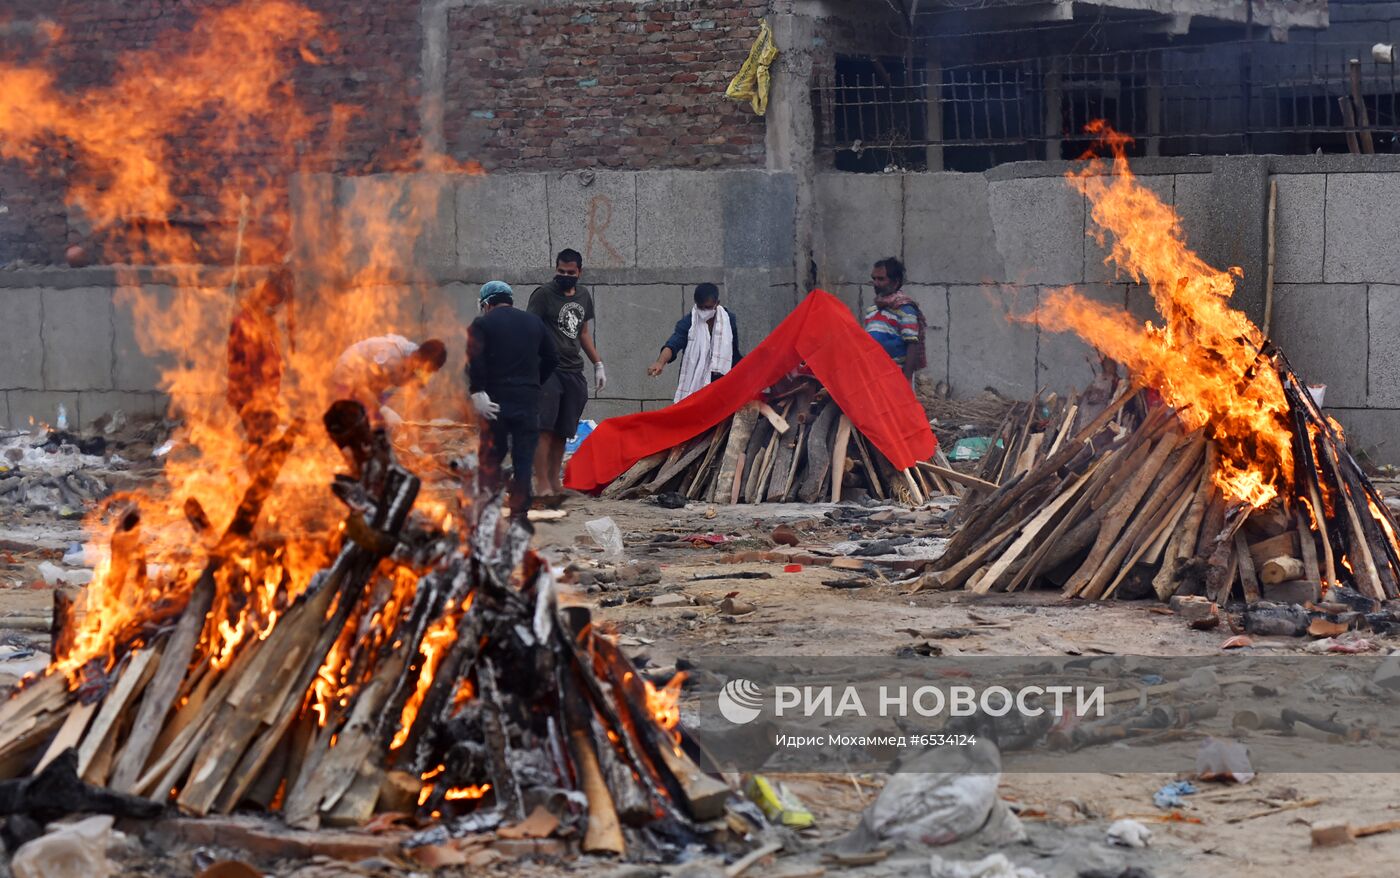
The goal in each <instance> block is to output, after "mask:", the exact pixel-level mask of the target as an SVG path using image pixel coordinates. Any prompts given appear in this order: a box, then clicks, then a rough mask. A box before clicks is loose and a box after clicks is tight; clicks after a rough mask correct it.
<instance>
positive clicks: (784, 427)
mask: <svg viewBox="0 0 1400 878" xmlns="http://www.w3.org/2000/svg"><path fill="white" fill-rule="evenodd" d="M758 413H759V414H761V415H763V417H764V418H766V419H767V421H768V423H770V424H772V425H773V429H774V430H776V431H777V432H779V433H786V432H787V431H788V429H789V425H788V422H787V417H786V413H784V414H781V415H780V414H778V413H777V412H776V411H774V410H773V407H772V406H771V405H769V404H768V403H766V402H761V403H759V404H758Z"/></svg>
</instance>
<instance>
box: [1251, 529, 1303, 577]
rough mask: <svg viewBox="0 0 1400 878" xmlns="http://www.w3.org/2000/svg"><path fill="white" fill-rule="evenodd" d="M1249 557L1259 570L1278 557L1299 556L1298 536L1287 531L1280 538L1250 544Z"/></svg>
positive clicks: (1274, 537) (1270, 538) (1275, 537)
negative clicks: (1261, 566) (1266, 562)
mask: <svg viewBox="0 0 1400 878" xmlns="http://www.w3.org/2000/svg"><path fill="white" fill-rule="evenodd" d="M1248 545H1249V555H1250V558H1251V560H1253V561H1254V566H1255V567H1256V568H1258V567H1259V566H1260V565H1261V564H1263V563H1264V562H1265V561H1267V560H1269V559H1270V558H1273V557H1275V556H1277V555H1298V554H1300V553H1299V549H1298V535H1297V534H1296V533H1294V532H1293V531H1291V530H1290V531H1285V532H1283V533H1281V534H1279V535H1278V536H1273V537H1269V538H1268V539H1264V540H1260V541H1258V542H1257V543H1250V544H1248Z"/></svg>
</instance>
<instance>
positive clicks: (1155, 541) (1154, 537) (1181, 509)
mask: <svg viewBox="0 0 1400 878" xmlns="http://www.w3.org/2000/svg"><path fill="white" fill-rule="evenodd" d="M1191 481H1195V480H1194V479H1192V480H1191ZM1193 494H1194V491H1193V490H1188V491H1183V492H1181V494H1180V496H1178V497H1177V501H1176V506H1175V507H1174V508H1172V509H1168V510H1167V513H1166V515H1165V516H1162V517H1161V520H1160V521H1159V522H1158V523H1157V526H1156V528H1155V529H1154V530H1153V531H1152V532H1151V533H1149V534H1148V535H1147V538H1146V539H1144V540H1142V541H1141V544H1140V545H1139V546H1138V547H1137V549H1136V551H1134V552H1133V554H1132V556H1131V557H1129V558H1128V560H1127V561H1126V562H1125V563H1124V564H1123V567H1122V569H1120V570H1119V571H1118V575H1117V576H1116V577H1115V578H1114V580H1113V581H1112V582H1111V583H1109V585H1108V588H1107V589H1105V590H1104V596H1105V597H1112V596H1113V594H1114V593H1115V592H1117V591H1118V586H1119V585H1121V584H1122V582H1123V580H1124V579H1126V578H1127V576H1128V574H1129V573H1130V572H1131V571H1132V569H1133V567H1134V566H1135V565H1136V564H1137V563H1138V562H1139V561H1143V560H1145V556H1146V555H1147V554H1148V552H1149V550H1150V549H1151V548H1152V547H1153V546H1154V545H1160V544H1162V543H1163V542H1164V541H1165V540H1166V539H1168V537H1169V536H1170V534H1171V531H1172V528H1174V527H1176V523H1177V521H1178V520H1180V518H1181V516H1182V515H1184V514H1185V513H1186V507H1188V506H1190V505H1191V497H1192V495H1193Z"/></svg>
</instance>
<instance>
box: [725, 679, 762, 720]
mask: <svg viewBox="0 0 1400 878" xmlns="http://www.w3.org/2000/svg"><path fill="white" fill-rule="evenodd" d="M719 712H720V713H721V714H722V715H723V716H724V718H725V719H727V720H729V721H730V722H732V723H734V724H735V725H740V726H741V725H743V724H745V723H751V722H753V721H754V720H756V719H758V715H759V714H760V713H762V712H763V690H762V689H760V688H759V686H758V684H757V683H754V682H753V681H752V680H744V679H734V680H730V681H729V682H728V683H725V684H724V688H723V689H721V690H719Z"/></svg>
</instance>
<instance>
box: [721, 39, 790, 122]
mask: <svg viewBox="0 0 1400 878" xmlns="http://www.w3.org/2000/svg"><path fill="white" fill-rule="evenodd" d="M777 57H778V46H777V44H776V43H774V42H773V31H772V30H771V29H770V28H769V27H768V22H766V21H765V22H763V26H762V27H760V28H759V31H758V38H757V39H755V40H754V41H753V47H752V48H750V49H749V57H748V60H746V61H745V62H744V66H743V67H741V68H739V72H738V74H737V75H735V77H734V78H733V79H731V80H730V81H729V88H727V89H725V90H724V96H725V97H727V98H730V99H731V100H736V101H744V100H747V101H750V102H751V103H752V104H753V111H754V112H755V113H756V114H758V115H760V116H762V115H763V114H764V113H765V112H767V110H768V87H769V84H770V82H771V76H770V75H769V73H768V68H769V67H771V66H772V65H773V61H774V60H775V59H776V58H777Z"/></svg>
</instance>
